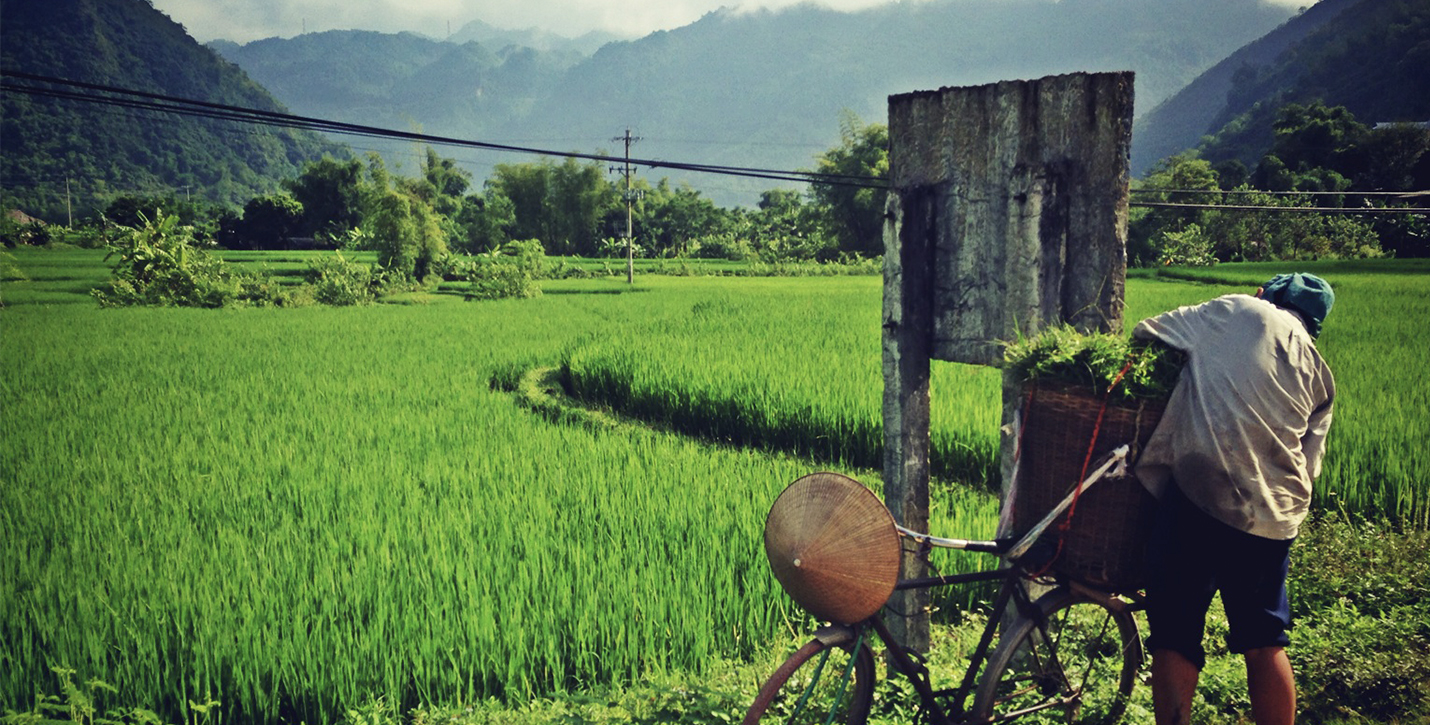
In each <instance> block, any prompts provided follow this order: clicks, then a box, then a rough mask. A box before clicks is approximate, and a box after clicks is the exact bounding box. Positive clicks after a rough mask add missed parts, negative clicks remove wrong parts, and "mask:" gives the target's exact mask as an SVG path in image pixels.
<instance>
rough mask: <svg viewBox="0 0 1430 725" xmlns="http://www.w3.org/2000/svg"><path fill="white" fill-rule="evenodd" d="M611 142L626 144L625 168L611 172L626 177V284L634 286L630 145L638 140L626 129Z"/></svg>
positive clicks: (632, 196)
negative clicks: (623, 133) (624, 132)
mask: <svg viewBox="0 0 1430 725" xmlns="http://www.w3.org/2000/svg"><path fill="white" fill-rule="evenodd" d="M611 140H612V141H625V142H626V163H625V166H624V167H623V168H615V169H611V170H612V171H616V172H619V173H620V174H621V175H622V176H625V177H626V284H634V283H635V281H636V243H635V236H634V230H633V229H632V228H631V205H632V204H633V203H634V202H635V199H636V194H635V192H634V191H633V190H632V189H631V144H633V143H635V142H636V141H639V140H640V139H639V138H637V137H633V136H631V129H630V128H627V129H626V135H624V136H617V137H615V138H613V139H611Z"/></svg>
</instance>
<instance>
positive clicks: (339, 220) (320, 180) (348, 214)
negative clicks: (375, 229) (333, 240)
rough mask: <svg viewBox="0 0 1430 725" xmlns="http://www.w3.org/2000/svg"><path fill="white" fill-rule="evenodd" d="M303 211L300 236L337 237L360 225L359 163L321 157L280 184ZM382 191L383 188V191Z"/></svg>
mask: <svg viewBox="0 0 1430 725" xmlns="http://www.w3.org/2000/svg"><path fill="white" fill-rule="evenodd" d="M283 187H284V188H286V189H287V190H288V191H289V192H290V193H291V194H292V195H293V198H294V199H296V200H297V201H298V203H299V204H301V205H302V207H303V221H302V229H301V231H302V233H304V234H308V235H317V234H319V233H325V234H330V235H340V234H343V233H346V232H347V231H348V230H349V229H355V228H357V227H358V226H359V225H361V224H362V222H363V206H364V205H363V198H364V196H365V193H364V191H365V190H364V189H363V163H362V162H361V161H359V160H358V159H349V160H347V161H337V160H335V159H333V158H332V157H331V156H324V157H323V158H322V160H320V161H314V162H312V163H310V164H308V165H307V167H305V168H304V169H303V173H302V174H300V175H299V176H298V178H296V179H289V180H285V181H284V182H283ZM384 188H385V187H384Z"/></svg>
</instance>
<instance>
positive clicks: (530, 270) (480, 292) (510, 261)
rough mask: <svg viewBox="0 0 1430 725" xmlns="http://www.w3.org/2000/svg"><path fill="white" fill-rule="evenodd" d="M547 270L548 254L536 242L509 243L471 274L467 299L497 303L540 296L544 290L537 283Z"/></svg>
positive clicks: (528, 240) (477, 265) (492, 254)
mask: <svg viewBox="0 0 1430 725" xmlns="http://www.w3.org/2000/svg"><path fill="white" fill-rule="evenodd" d="M545 269H546V252H545V251H544V250H543V249H542V246H541V242H540V241H538V240H536V239H526V240H522V241H514V242H507V243H506V244H504V245H502V246H501V248H500V249H497V250H495V251H493V252H492V253H491V254H488V255H485V258H484V259H483V260H482V261H481V263H479V264H476V265H474V266H473V267H472V268H471V270H470V271H469V272H468V281H470V282H471V287H470V288H469V289H468V291H467V299H472V300H496V299H505V298H508V297H517V298H523V297H536V296H539V295H540V294H541V288H540V287H538V286H537V285H536V281H537V280H539V279H541V277H542V275H543V274H544V273H545Z"/></svg>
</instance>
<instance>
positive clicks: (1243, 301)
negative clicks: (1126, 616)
mask: <svg viewBox="0 0 1430 725" xmlns="http://www.w3.org/2000/svg"><path fill="white" fill-rule="evenodd" d="M1334 301H1335V295H1334V294H1333V293H1332V292H1331V286H1330V285H1329V284H1327V283H1326V281H1325V280H1323V279H1321V278H1319V277H1316V276H1314V275H1310V274H1282V275H1277V276H1276V277H1274V278H1272V279H1271V281H1269V282H1267V283H1266V284H1265V285H1264V286H1263V287H1261V289H1259V290H1257V292H1256V296H1255V297H1252V296H1249V295H1244V294H1233V295H1226V296H1224V297H1218V298H1217V299H1214V300H1211V301H1209V302H1204V303H1202V304H1200V305H1194V306H1190V307H1181V308H1178V309H1176V310H1172V311H1171V312H1167V313H1164V314H1161V315H1158V316H1156V317H1152V318H1149V319H1146V320H1143V321H1142V322H1141V323H1139V324H1138V325H1137V327H1136V328H1135V329H1134V330H1133V331H1132V334H1133V335H1134V336H1135V337H1139V338H1146V339H1156V340H1160V341H1162V342H1163V343H1166V344H1167V345H1169V346H1171V347H1174V348H1176V349H1178V350H1182V351H1184V352H1186V353H1187V364H1186V367H1185V368H1184V369H1183V372H1182V376H1181V379H1180V380H1179V381H1178V383H1177V387H1176V389H1175V390H1174V391H1173V393H1172V397H1171V399H1170V400H1169V401H1168V403H1167V410H1166V413H1165V414H1164V416H1163V418H1162V422H1161V424H1160V425H1159V426H1158V427H1157V430H1156V432H1155V433H1154V434H1153V435H1152V438H1151V440H1150V441H1148V443H1147V446H1146V447H1145V449H1144V450H1143V453H1142V456H1141V459H1140V460H1139V461H1138V464H1137V474H1138V476H1139V478H1140V479H1141V480H1142V482H1143V483H1144V484H1145V485H1146V486H1147V487H1148V489H1149V490H1151V491H1152V493H1153V494H1155V495H1157V497H1158V499H1159V501H1160V503H1159V506H1158V517H1159V521H1158V526H1157V527H1156V529H1155V532H1154V534H1153V540H1152V543H1151V545H1150V546H1149V551H1148V557H1149V559H1148V561H1149V568H1150V577H1149V583H1148V585H1147V602H1148V610H1147V615H1148V622H1149V626H1150V628H1151V634H1150V637H1149V639H1148V645H1149V647H1150V648H1151V650H1152V697H1153V705H1154V710H1155V712H1156V718H1157V723H1158V725H1172V724H1174V723H1175V724H1176V725H1187V724H1188V723H1190V711H1191V704H1192V696H1193V694H1194V693H1195V691H1196V687H1197V677H1198V675H1199V674H1200V672H1201V669H1202V667H1203V665H1204V664H1205V663H1206V653H1205V651H1204V650H1203V649H1202V636H1203V630H1204V626H1205V618H1206V612H1207V609H1208V607H1209V606H1210V604H1211V600H1212V595H1213V594H1214V593H1215V592H1217V591H1218V590H1220V592H1221V598H1222V603H1223V605H1224V606H1225V609H1226V616H1227V620H1228V623H1229V625H1230V632H1229V634H1228V635H1227V646H1228V649H1230V650H1231V651H1232V652H1235V653H1238V654H1241V655H1243V656H1244V658H1245V660H1246V679H1247V688H1248V690H1249V695H1250V698H1251V714H1252V718H1253V719H1254V720H1255V721H1256V723H1257V725H1273V724H1278V725H1279V724H1286V725H1289V724H1290V723H1293V722H1294V721H1295V717H1296V685H1295V679H1294V676H1293V674H1292V672H1291V663H1290V660H1289V659H1287V657H1286V651H1285V647H1286V645H1287V643H1288V642H1289V639H1288V638H1287V634H1286V633H1287V630H1288V629H1289V628H1290V624H1291V610H1290V605H1289V604H1288V602H1287V598H1286V572H1287V566H1288V563H1289V553H1290V550H1291V542H1292V541H1293V540H1294V539H1295V538H1296V534H1297V531H1298V528H1299V527H1300V524H1301V521H1302V520H1303V519H1305V518H1306V510H1307V507H1308V505H1309V503H1310V500H1311V481H1312V480H1313V479H1314V478H1315V477H1316V476H1317V475H1318V474H1320V472H1321V457H1322V454H1323V453H1324V452H1325V441H1326V432H1327V431H1328V430H1329V429H1330V426H1331V403H1332V400H1333V399H1334V398H1335V382H1334V380H1332V378H1331V370H1330V368H1328V367H1327V366H1326V363H1325V361H1324V360H1322V359H1321V353H1320V352H1319V351H1317V350H1316V345H1315V339H1316V337H1317V336H1318V335H1319V334H1320V332H1321V324H1322V322H1324V321H1325V319H1326V314H1327V313H1329V312H1330V311H1331V304H1332V303H1333V302H1334Z"/></svg>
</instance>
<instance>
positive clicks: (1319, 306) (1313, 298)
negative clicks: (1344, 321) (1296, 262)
mask: <svg viewBox="0 0 1430 725" xmlns="http://www.w3.org/2000/svg"><path fill="white" fill-rule="evenodd" d="M1261 298H1262V299H1264V300H1266V301H1267V302H1270V303H1271V304H1273V305H1276V306H1277V307H1284V308H1286V309H1288V310H1291V311H1293V312H1296V313H1298V314H1300V315H1301V319H1302V320H1304V321H1305V322H1306V330H1307V331H1309V332H1310V333H1311V337H1319V336H1320V335H1321V325H1322V323H1324V322H1325V321H1326V315H1328V314H1330V313H1331V305H1333V304H1335V302H1336V293H1335V292H1333V291H1331V285H1330V283H1329V282H1327V281H1326V280H1324V279H1321V278H1320V277H1317V276H1316V275H1314V274H1303V273H1300V272H1297V273H1295V274H1278V275H1276V276H1275V277H1272V278H1271V281H1270V282H1267V283H1266V284H1264V285H1262V286H1261Z"/></svg>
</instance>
